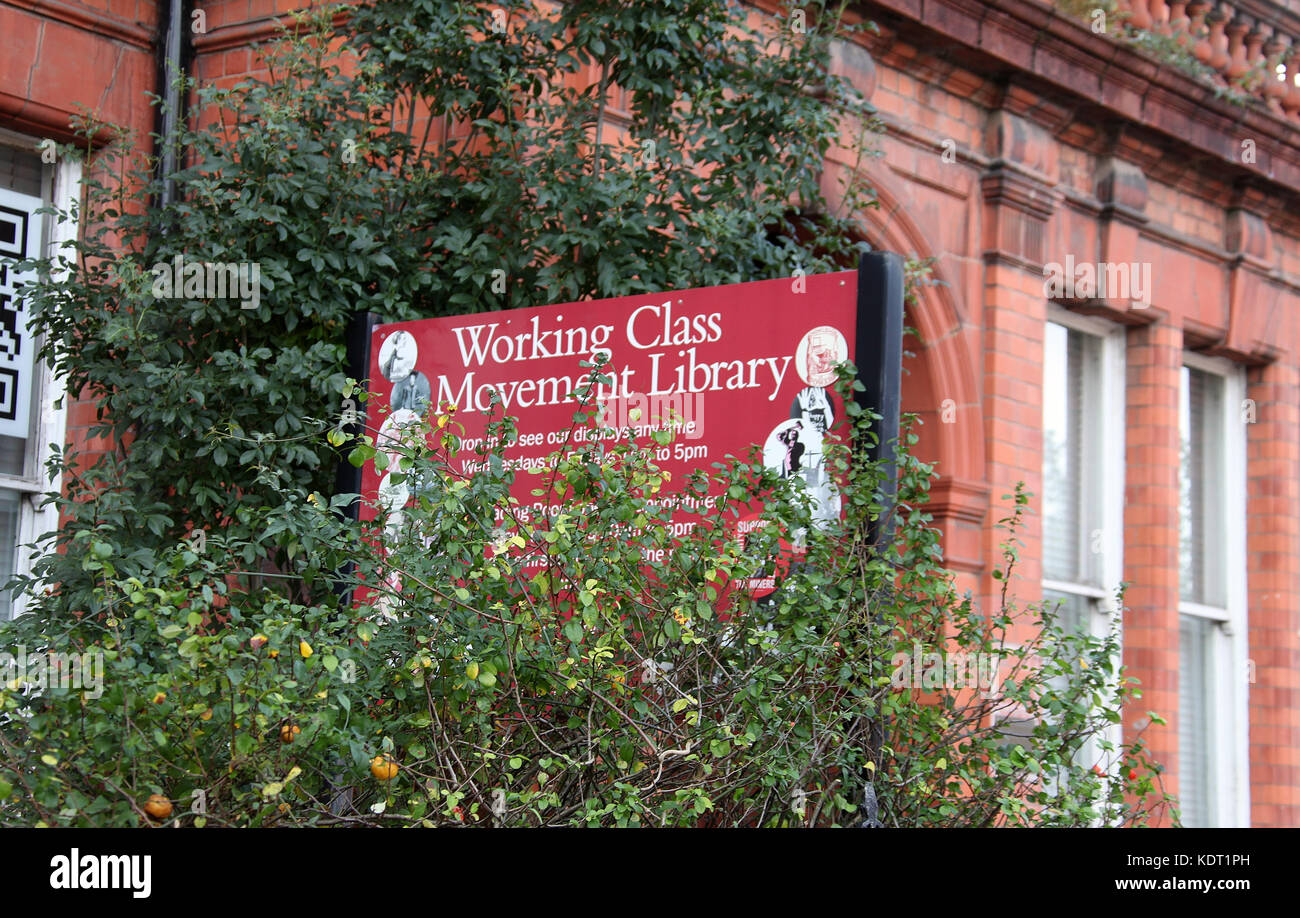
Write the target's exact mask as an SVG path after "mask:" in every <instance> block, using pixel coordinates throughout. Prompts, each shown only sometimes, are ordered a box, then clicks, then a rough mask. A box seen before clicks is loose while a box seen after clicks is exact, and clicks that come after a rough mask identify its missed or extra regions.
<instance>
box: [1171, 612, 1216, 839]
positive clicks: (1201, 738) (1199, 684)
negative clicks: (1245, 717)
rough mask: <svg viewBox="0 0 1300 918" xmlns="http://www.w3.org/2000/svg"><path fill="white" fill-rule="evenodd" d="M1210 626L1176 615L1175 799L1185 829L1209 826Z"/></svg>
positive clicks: (1210, 731) (1211, 739) (1198, 620)
mask: <svg viewBox="0 0 1300 918" xmlns="http://www.w3.org/2000/svg"><path fill="white" fill-rule="evenodd" d="M1214 627H1215V626H1214V623H1213V622H1211V621H1210V620H1209V619H1204V618H1199V617H1197V616H1192V615H1182V616H1179V635H1178V636H1179V641H1178V787H1179V791H1178V797H1179V802H1180V804H1181V808H1182V814H1183V824H1184V825H1186V826H1189V827H1204V826H1207V825H1209V820H1210V813H1211V809H1210V802H1211V801H1210V762H1211V758H1212V754H1213V750H1212V749H1211V748H1210V745H1211V743H1212V742H1213V741H1214V737H1213V735H1212V729H1213V726H1212V724H1211V721H1210V711H1211V707H1210V698H1211V692H1212V689H1213V686H1212V684H1211V670H1210V662H1211V652H1210V641H1211V640H1212V639H1213V637H1214V633H1213V629H1214Z"/></svg>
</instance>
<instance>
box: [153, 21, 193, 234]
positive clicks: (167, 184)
mask: <svg viewBox="0 0 1300 918" xmlns="http://www.w3.org/2000/svg"><path fill="white" fill-rule="evenodd" d="M188 6H189V4H188V3H187V2H186V0H165V2H164V3H161V4H159V7H160V10H159V12H160V13H161V16H162V20H161V21H160V22H159V23H158V36H159V39H160V41H159V44H158V86H159V92H158V95H159V96H161V97H162V100H163V101H162V105H161V106H160V108H159V111H158V118H157V125H158V136H159V140H158V141H157V143H158V144H160V145H161V149H158V147H155V154H158V155H159V168H158V179H159V180H160V181H161V182H162V189H161V191H160V193H159V196H158V203H159V205H160V206H162V207H165V206H167V205H168V204H170V203H171V202H172V200H173V199H174V197H175V194H176V188H175V184H174V183H173V182H172V179H171V176H172V175H174V174H175V173H176V171H177V170H178V169H179V167H180V152H179V151H178V150H177V148H176V144H175V135H176V131H177V129H178V128H179V127H180V125H181V118H182V117H183V116H184V109H183V106H184V104H185V97H184V95H183V94H182V93H181V91H180V89H179V88H178V87H177V85H176V82H177V78H179V77H181V76H183V75H185V74H187V73H188V65H189V54H190V47H189V41H188V36H189V31H190V16H189V10H188ZM163 231H164V232H166V229H165V228H164V230H163Z"/></svg>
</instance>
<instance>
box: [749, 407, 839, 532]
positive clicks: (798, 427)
mask: <svg viewBox="0 0 1300 918" xmlns="http://www.w3.org/2000/svg"><path fill="white" fill-rule="evenodd" d="M819 391H820V390H819ZM823 396H824V393H823ZM795 404H796V406H797V405H799V400H798V399H796V400H795ZM828 407H829V401H828V402H826V404H825V407H811V408H810V410H809V416H808V417H807V418H805V417H804V416H803V415H800V416H799V417H793V418H790V419H789V420H788V421H782V422H781V423H780V424H778V425H777V426H776V427H774V428H772V432H771V433H769V434H768V435H767V440H766V442H765V443H764V444H763V465H764V466H766V467H767V468H769V469H772V470H773V471H775V472H777V473H779V474H780V476H781V477H782V478H801V479H802V480H803V482H804V484H805V485H806V486H807V488H808V493H809V496H810V497H811V498H812V517H813V522H814V523H815V524H818V525H821V524H824V523H826V522H827V521H830V520H835V519H839V516H840V495H839V492H838V491H837V490H836V488H835V487H834V485H833V484H832V483H831V480H830V476H829V475H828V474H827V473H826V467H825V447H824V436H823V435H824V433H825V429H826V428H823V427H821V426H820V425H821V424H822V423H826V427H827V428H828V427H829V426H830V424H829V422H826V421H825V418H826V416H827V414H826V411H827V408H828Z"/></svg>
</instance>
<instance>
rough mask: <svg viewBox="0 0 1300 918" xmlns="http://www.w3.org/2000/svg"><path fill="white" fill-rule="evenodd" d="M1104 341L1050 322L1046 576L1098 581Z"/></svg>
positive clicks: (1045, 467) (1045, 477)
mask: <svg viewBox="0 0 1300 918" xmlns="http://www.w3.org/2000/svg"><path fill="white" fill-rule="evenodd" d="M1100 359H1101V342H1100V340H1098V339H1097V338H1096V337H1095V336H1093V335H1088V334H1084V333H1083V332H1079V331H1075V330H1073V329H1068V328H1066V327H1065V326H1063V325H1057V324H1056V323H1054V322H1049V323H1048V324H1047V335H1046V350H1045V354H1044V372H1043V576H1045V577H1047V578H1048V579H1049V580H1065V581H1069V582H1072V583H1093V582H1095V580H1096V573H1095V559H1094V557H1093V555H1092V551H1091V546H1090V544H1089V542H1090V539H1089V536H1088V533H1089V532H1090V531H1091V529H1092V528H1093V526H1094V520H1095V519H1096V513H1097V508H1098V500H1099V497H1100V495H1097V494H1094V493H1091V491H1092V490H1094V489H1093V488H1092V487H1090V481H1092V480H1094V474H1095V472H1096V469H1090V468H1089V465H1090V464H1091V463H1092V462H1093V459H1092V458H1091V457H1092V456H1094V455H1096V452H1097V450H1096V447H1097V440H1098V437H1099V431H1098V427H1099V424H1100V418H1099V417H1098V416H1097V412H1096V402H1097V385H1098V372H1099V370H1098V368H1099V363H1100Z"/></svg>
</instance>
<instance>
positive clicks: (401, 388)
mask: <svg viewBox="0 0 1300 918" xmlns="http://www.w3.org/2000/svg"><path fill="white" fill-rule="evenodd" d="M388 401H389V404H390V405H392V406H393V410H394V411H414V412H415V413H416V414H422V413H423V412H424V409H425V408H427V407H428V406H429V377H427V376H425V375H424V374H423V373H421V372H419V371H418V370H417V371H415V372H413V373H411V374H410V375H408V376H406V377H405V378H403V379H399V380H398V381H397V382H395V383H394V384H393V394H392V395H391V396H389V400H388Z"/></svg>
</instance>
